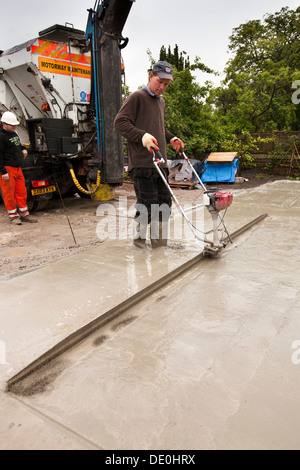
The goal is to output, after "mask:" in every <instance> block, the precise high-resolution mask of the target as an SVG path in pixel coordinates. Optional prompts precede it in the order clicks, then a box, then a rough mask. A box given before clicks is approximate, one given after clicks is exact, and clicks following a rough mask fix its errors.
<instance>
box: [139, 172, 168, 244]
mask: <svg viewBox="0 0 300 470" xmlns="http://www.w3.org/2000/svg"><path fill="white" fill-rule="evenodd" d="M161 170H162V172H163V173H164V175H165V177H166V179H167V181H168V174H169V170H168V169H167V168H161ZM130 176H131V177H132V179H133V182H134V190H135V194H136V198H137V202H136V205H135V208H136V214H135V221H136V224H137V227H138V233H137V236H136V237H135V238H140V239H143V240H145V239H146V233H147V225H149V224H150V238H151V243H152V244H153V240H159V241H160V244H162V245H166V243H167V238H168V221H169V218H170V214H171V206H172V197H171V194H170V192H169V190H168V188H167V187H166V185H165V183H164V182H163V180H162V177H161V176H160V175H159V173H158V171H157V169H156V168H133V169H132V170H131V172H130ZM154 244H155V242H154Z"/></svg>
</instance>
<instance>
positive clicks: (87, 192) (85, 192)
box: [70, 168, 101, 196]
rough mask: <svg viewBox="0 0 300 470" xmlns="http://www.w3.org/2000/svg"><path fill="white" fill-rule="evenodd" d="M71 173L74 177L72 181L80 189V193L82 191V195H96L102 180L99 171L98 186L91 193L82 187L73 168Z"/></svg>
mask: <svg viewBox="0 0 300 470" xmlns="http://www.w3.org/2000/svg"><path fill="white" fill-rule="evenodd" d="M70 173H71V176H72V180H73V182H74V184H75V186H76V188H77V189H79V191H81V192H82V193H84V194H88V195H89V196H91V195H92V194H95V192H96V191H97V190H98V189H99V188H100V180H101V176H100V170H98V172H97V181H96V186H95V188H94V189H92V190H91V191H87V190H86V189H84V188H83V187H82V186H80V184H79V182H78V180H77V178H76V176H75V173H74V170H73V168H70Z"/></svg>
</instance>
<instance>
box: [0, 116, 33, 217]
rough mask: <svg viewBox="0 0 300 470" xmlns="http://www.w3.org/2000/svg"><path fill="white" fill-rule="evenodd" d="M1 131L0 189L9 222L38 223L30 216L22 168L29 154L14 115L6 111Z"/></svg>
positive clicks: (2, 119)
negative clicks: (21, 140) (22, 143)
mask: <svg viewBox="0 0 300 470" xmlns="http://www.w3.org/2000/svg"><path fill="white" fill-rule="evenodd" d="M1 123H2V128H1V129H0V187H1V190H2V195H3V201H4V204H5V207H6V210H7V212H8V217H9V220H10V222H11V223H12V224H14V225H22V222H31V223H32V222H37V219H35V218H34V217H32V216H31V215H30V214H29V211H28V207H27V189H26V185H25V178H24V175H23V172H22V169H21V167H20V165H21V160H22V158H26V157H27V155H28V152H27V150H26V148H25V147H23V146H22V145H21V142H20V139H19V136H18V134H17V133H16V127H17V126H18V125H19V124H20V123H19V121H18V120H17V118H16V116H15V115H14V113H11V112H10V111H6V112H5V113H3V115H2V117H1Z"/></svg>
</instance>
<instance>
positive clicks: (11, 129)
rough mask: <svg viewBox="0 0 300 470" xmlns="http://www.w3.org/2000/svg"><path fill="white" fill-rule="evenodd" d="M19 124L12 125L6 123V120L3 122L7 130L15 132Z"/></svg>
mask: <svg viewBox="0 0 300 470" xmlns="http://www.w3.org/2000/svg"><path fill="white" fill-rule="evenodd" d="M16 128H17V126H11V125H10V124H6V122H3V129H4V130H5V131H7V132H10V133H13V132H15V131H16Z"/></svg>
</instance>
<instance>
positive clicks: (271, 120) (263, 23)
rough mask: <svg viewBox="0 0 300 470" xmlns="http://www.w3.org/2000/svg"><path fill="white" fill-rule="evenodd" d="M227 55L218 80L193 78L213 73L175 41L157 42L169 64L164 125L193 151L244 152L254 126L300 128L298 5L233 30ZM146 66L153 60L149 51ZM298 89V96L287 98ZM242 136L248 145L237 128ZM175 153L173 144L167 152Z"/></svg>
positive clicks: (247, 152)
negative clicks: (170, 78)
mask: <svg viewBox="0 0 300 470" xmlns="http://www.w3.org/2000/svg"><path fill="white" fill-rule="evenodd" d="M228 47H229V50H230V52H231V55H232V57H231V58H230V60H229V61H228V63H227V65H226V68H225V79H224V81H223V82H222V83H221V85H220V86H219V87H214V86H213V84H212V82H210V81H206V82H205V83H204V84H201V85H200V84H199V83H197V82H196V80H195V77H194V76H193V72H194V71H195V70H199V71H202V72H205V73H209V74H213V73H215V72H214V71H213V70H212V69H210V68H209V67H207V66H206V65H205V64H204V63H203V62H201V59H200V57H196V58H195V60H194V62H193V63H192V62H191V61H190V58H189V56H188V54H187V53H186V52H185V51H180V50H179V47H178V45H177V44H176V45H175V47H174V48H173V50H172V49H171V47H170V46H162V47H161V49H160V55H159V60H166V61H167V62H169V63H170V64H171V65H172V66H173V67H174V81H173V82H172V83H171V84H170V86H169V87H168V89H167V90H166V92H165V94H164V97H165V101H166V125H167V127H168V128H169V129H170V131H171V132H173V133H174V134H175V135H177V136H178V137H180V138H181V139H182V140H183V141H184V143H185V149H186V151H187V153H188V154H189V155H190V156H193V157H194V158H199V159H202V158H203V157H205V156H206V155H207V154H208V153H210V152H212V151H240V152H241V154H243V155H244V157H245V159H247V158H248V157H249V155H250V153H251V152H250V151H251V148H253V146H255V145H256V144H257V142H256V141H255V140H254V139H252V138H251V136H250V133H251V132H257V131H270V130H298V129H300V104H299V103H298V102H297V101H299V99H298V95H299V94H300V91H299V92H298V91H297V90H296V91H295V84H299V87H298V88H299V90H300V8H297V9H295V10H290V9H289V8H288V7H284V8H282V9H281V10H280V11H279V12H276V13H274V14H266V15H265V16H264V18H263V19H262V20H251V21H248V22H247V23H245V24H241V25H240V26H238V27H237V28H234V29H233V32H232V35H231V36H230V38H229V46H228ZM147 53H148V56H149V60H150V62H151V65H153V63H154V62H155V61H156V60H154V58H153V57H152V54H151V51H150V50H148V51H147ZM292 96H296V98H297V99H296V100H295V99H292ZM239 134H244V135H247V142H248V144H247V148H246V146H245V144H243V148H241V142H240V140H239V139H238V138H237V135H239ZM172 154H173V155H174V152H173V151H172V150H171V149H170V152H169V155H170V156H171V155H172Z"/></svg>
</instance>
